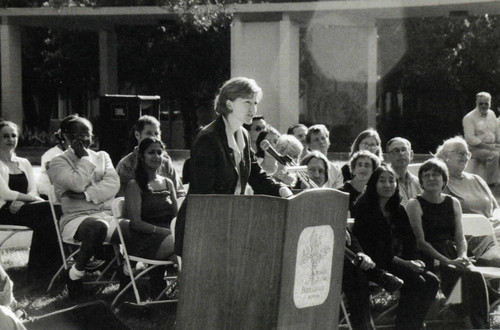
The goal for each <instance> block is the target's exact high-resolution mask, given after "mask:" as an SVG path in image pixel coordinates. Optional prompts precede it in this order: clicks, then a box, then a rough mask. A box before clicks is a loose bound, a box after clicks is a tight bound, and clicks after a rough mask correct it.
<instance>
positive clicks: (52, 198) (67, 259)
mask: <svg viewBox="0 0 500 330" xmlns="http://www.w3.org/2000/svg"><path fill="white" fill-rule="evenodd" d="M48 197H49V204H50V210H51V213H52V220H53V221H54V226H55V228H56V233H57V240H58V243H59V250H60V252H61V258H62V261H63V264H62V265H61V267H60V268H59V269H58V271H57V272H56V273H55V275H54V276H53V277H52V279H51V281H50V283H49V287H48V288H47V292H49V291H50V290H51V289H52V286H53V285H54V282H55V281H56V279H57V278H58V277H59V276H60V275H61V273H62V272H64V271H65V270H68V269H69V267H70V265H69V264H70V263H71V262H72V261H73V257H74V256H75V255H76V254H77V253H78V251H79V250H80V249H79V247H80V244H81V243H80V242H78V241H75V240H72V239H71V240H66V239H63V238H62V236H61V229H60V228H59V219H58V218H57V214H56V211H55V208H54V205H58V204H60V203H59V200H58V198H57V196H56V194H55V191H54V187H53V186H52V187H51V189H50V190H49V196H48ZM64 244H67V245H70V246H72V247H73V248H74V251H73V252H72V253H71V254H70V255H68V256H67V255H66V252H65V251H64ZM103 245H105V246H112V247H113V250H114V252H115V255H114V257H113V259H111V261H110V262H109V263H108V265H107V266H106V267H105V268H104V270H103V271H102V272H100V274H99V275H98V277H97V278H96V279H95V280H92V281H84V282H83V284H85V285H108V284H116V283H118V282H117V281H116V280H115V276H116V274H115V273H116V272H114V273H113V274H112V275H111V278H110V279H109V280H104V277H105V276H106V275H107V274H108V273H109V271H110V270H111V269H112V268H113V267H114V266H115V265H120V250H119V247H118V245H117V244H113V243H108V242H104V243H103Z"/></svg>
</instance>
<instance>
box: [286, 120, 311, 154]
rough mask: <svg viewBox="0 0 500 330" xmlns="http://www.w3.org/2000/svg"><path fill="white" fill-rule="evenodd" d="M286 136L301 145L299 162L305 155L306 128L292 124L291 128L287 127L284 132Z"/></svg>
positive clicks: (302, 125)
mask: <svg viewBox="0 0 500 330" xmlns="http://www.w3.org/2000/svg"><path fill="white" fill-rule="evenodd" d="M286 134H288V135H293V136H295V137H296V138H297V140H299V141H300V143H302V147H303V148H302V153H301V154H300V157H299V160H301V159H302V157H304V156H305V155H306V153H307V142H306V136H307V126H306V125H304V124H293V125H292V126H290V127H288V131H287V132H286Z"/></svg>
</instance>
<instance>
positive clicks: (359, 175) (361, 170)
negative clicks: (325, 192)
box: [340, 150, 380, 215]
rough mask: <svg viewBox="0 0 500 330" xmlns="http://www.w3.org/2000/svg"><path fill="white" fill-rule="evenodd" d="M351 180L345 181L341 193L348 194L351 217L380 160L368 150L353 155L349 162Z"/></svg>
mask: <svg viewBox="0 0 500 330" xmlns="http://www.w3.org/2000/svg"><path fill="white" fill-rule="evenodd" d="M349 165H350V168H351V172H352V174H353V178H352V179H351V180H349V181H346V182H345V183H344V185H343V186H342V188H340V190H341V191H345V192H347V193H349V212H350V213H351V215H353V211H354V203H355V202H356V200H357V199H358V197H359V196H360V195H361V193H362V192H363V190H364V189H365V186H366V183H367V182H368V180H369V179H370V177H371V175H372V173H373V171H375V170H376V169H377V167H379V166H380V158H378V157H377V156H376V155H375V154H373V153H371V152H370V151H368V150H362V151H358V152H356V153H354V155H353V156H352V157H351V160H350V161H349Z"/></svg>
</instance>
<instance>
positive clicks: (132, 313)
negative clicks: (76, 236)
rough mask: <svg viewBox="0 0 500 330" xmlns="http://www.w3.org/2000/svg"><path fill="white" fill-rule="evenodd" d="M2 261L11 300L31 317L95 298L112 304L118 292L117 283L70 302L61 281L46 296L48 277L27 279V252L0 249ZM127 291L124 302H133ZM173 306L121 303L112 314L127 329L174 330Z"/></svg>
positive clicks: (174, 308)
mask: <svg viewBox="0 0 500 330" xmlns="http://www.w3.org/2000/svg"><path fill="white" fill-rule="evenodd" d="M1 260H2V265H3V267H4V268H5V269H6V271H7V273H8V274H9V276H10V277H11V279H12V281H13V282H14V297H15V298H16V299H17V301H18V304H19V306H20V307H21V308H23V309H24V310H25V311H26V312H27V314H28V316H30V317H36V316H42V315H45V314H48V313H51V312H54V311H58V310H61V309H65V308H68V307H72V306H74V305H77V304H80V303H85V302H89V301H94V300H98V299H100V300H103V301H105V302H107V303H109V304H110V305H111V302H112V301H113V299H114V298H115V296H116V294H117V293H118V284H110V285H107V286H106V287H104V288H101V289H98V288H96V291H97V293H96V294H95V295H90V296H87V297H82V298H78V299H75V300H73V299H70V298H69V297H68V294H67V291H66V289H65V286H64V284H63V281H62V279H59V280H58V282H57V283H56V285H55V287H54V288H53V289H52V291H51V292H49V293H46V292H45V291H46V289H47V287H48V283H49V281H50V277H48V278H44V279H39V280H38V281H28V280H27V267H26V266H27V262H28V249H6V250H2V251H1ZM51 276H52V274H51ZM143 285H147V283H144V284H143ZM141 289H142V290H141V292H147V291H146V290H147V288H146V287H142V288H141ZM129 291H130V295H129V296H128V297H127V298H126V299H127V300H128V301H132V300H133V294H132V292H131V291H132V290H129ZM176 307H177V305H176V304H161V305H156V306H148V307H138V306H133V305H130V304H127V303H123V304H121V305H120V306H119V307H118V308H116V309H115V310H114V312H115V313H116V315H117V317H118V318H119V319H120V320H122V322H124V323H125V324H126V325H127V326H128V327H130V329H141V330H142V329H145V330H148V329H151V330H153V329H174V325H175V315H176Z"/></svg>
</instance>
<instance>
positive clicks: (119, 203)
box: [111, 197, 177, 307]
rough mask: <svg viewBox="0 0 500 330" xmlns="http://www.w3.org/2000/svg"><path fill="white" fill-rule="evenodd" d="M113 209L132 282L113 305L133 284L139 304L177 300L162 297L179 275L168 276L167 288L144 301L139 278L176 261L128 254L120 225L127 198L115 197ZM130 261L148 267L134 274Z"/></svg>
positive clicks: (114, 303) (172, 286) (115, 302)
mask: <svg viewBox="0 0 500 330" xmlns="http://www.w3.org/2000/svg"><path fill="white" fill-rule="evenodd" d="M111 208H112V210H113V216H114V217H115V221H116V224H117V226H116V227H117V230H118V235H119V236H120V242H121V247H122V253H123V257H124V259H125V265H126V267H127V269H128V273H129V276H130V283H128V284H127V285H126V286H125V287H124V288H123V289H122V290H121V291H120V292H119V293H118V294H117V295H116V297H115V299H114V300H113V303H112V304H111V307H114V306H115V305H116V304H117V303H118V301H119V300H120V298H121V297H122V296H123V295H124V294H125V292H126V291H127V290H128V289H129V288H130V287H131V286H132V287H133V289H134V295H135V300H136V304H137V305H139V306H144V305H150V304H158V303H171V302H177V299H166V300H160V298H161V297H162V296H163V295H164V294H165V293H166V292H167V291H168V290H170V289H173V288H174V287H175V286H176V285H177V283H176V281H177V275H175V276H166V277H165V280H166V284H165V286H166V287H165V289H163V291H162V292H161V293H160V294H159V295H158V296H157V297H156V298H155V299H154V300H153V301H143V300H141V296H140V294H139V290H138V288H137V280H139V279H140V278H141V277H143V276H144V275H146V274H147V273H148V272H149V271H151V270H152V269H154V268H156V267H159V266H167V265H175V264H176V263H175V262H173V261H168V260H154V259H147V258H141V257H137V256H133V255H130V254H128V252H127V247H126V244H125V239H124V238H123V233H122V230H121V228H120V225H119V221H120V220H121V219H124V214H125V212H124V210H125V199H124V198H123V197H119V198H115V200H114V201H113V205H112V207H111ZM130 261H135V262H141V263H143V264H145V265H147V267H146V268H145V269H144V270H142V271H141V272H140V273H138V274H134V272H133V269H132V265H131V264H130Z"/></svg>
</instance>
